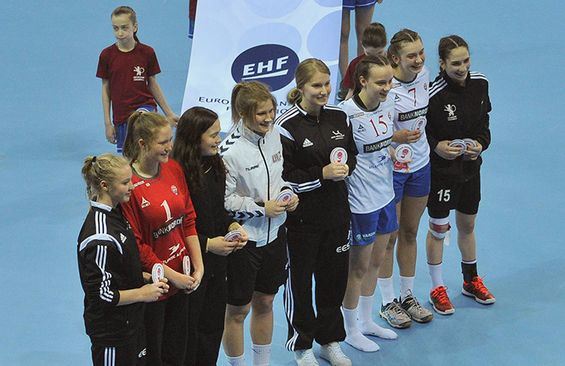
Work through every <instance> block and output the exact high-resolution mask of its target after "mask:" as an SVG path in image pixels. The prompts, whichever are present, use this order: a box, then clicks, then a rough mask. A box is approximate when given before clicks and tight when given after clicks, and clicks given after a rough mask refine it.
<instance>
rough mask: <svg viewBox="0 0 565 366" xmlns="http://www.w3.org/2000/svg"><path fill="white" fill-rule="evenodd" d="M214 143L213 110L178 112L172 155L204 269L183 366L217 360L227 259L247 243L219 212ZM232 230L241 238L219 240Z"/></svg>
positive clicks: (220, 168)
mask: <svg viewBox="0 0 565 366" xmlns="http://www.w3.org/2000/svg"><path fill="white" fill-rule="evenodd" d="M219 144H220V121H219V120H218V115H217V114H216V113H215V112H213V111H211V110H209V109H206V108H202V107H193V108H190V109H188V110H187V111H185V112H184V113H183V115H182V117H181V118H180V120H179V124H178V126H177V132H176V138H175V144H174V146H173V151H172V156H173V159H175V160H176V161H178V162H179V163H180V164H181V166H182V168H183V171H184V174H185V177H186V181H187V184H188V188H189V190H190V196H191V198H192V204H193V205H194V210H195V211H196V230H197V231H198V240H199V242H200V249H201V251H202V254H203V260H204V267H205V272H204V277H203V278H202V282H201V283H200V287H199V288H198V291H195V292H194V293H193V294H191V295H190V296H189V321H188V333H189V334H188V344H187V354H186V357H185V362H184V364H185V365H187V366H189V365H202V366H205V365H215V364H216V362H217V359H218V352H219V350H220V343H221V341H222V334H223V332H224V314H225V311H226V296H227V283H226V256H227V255H229V254H230V253H232V252H233V251H234V250H237V249H239V248H241V247H242V246H243V245H245V243H246V241H247V233H246V232H245V230H243V228H242V227H241V226H240V225H239V224H238V223H237V222H235V221H234V220H233V219H232V218H231V217H230V216H229V215H228V213H227V211H226V210H225V209H224V192H225V189H226V178H225V176H226V173H225V167H224V164H223V162H222V158H221V157H220V156H219V155H218V145H219ZM236 229H237V230H240V231H241V232H242V238H241V240H236V241H226V240H224V236H225V235H226V233H227V232H228V231H230V230H236Z"/></svg>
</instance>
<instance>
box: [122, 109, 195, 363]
mask: <svg viewBox="0 0 565 366" xmlns="http://www.w3.org/2000/svg"><path fill="white" fill-rule="evenodd" d="M172 139H173V134H172V130H171V126H170V125H169V123H168V122H167V120H166V119H165V118H164V117H163V116H161V115H159V114H157V113H151V112H134V113H133V114H132V115H131V117H130V118H129V121H128V131H127V138H126V141H125V144H124V155H125V156H126V157H127V158H129V159H130V162H131V167H132V170H133V177H132V182H133V186H134V188H133V191H132V195H131V199H130V201H129V202H128V203H125V204H123V209H124V215H125V216H126V218H127V219H128V221H129V222H130V224H131V226H132V229H133V232H134V234H135V237H136V240H137V245H138V247H139V253H140V259H141V264H142V267H143V269H144V270H145V271H147V272H152V268H153V266H155V265H156V264H162V265H163V266H164V275H165V277H166V278H167V279H168V280H169V284H170V285H171V288H170V291H169V293H168V294H167V296H163V298H164V299H163V300H162V301H159V302H156V303H153V304H150V306H147V307H146V311H145V329H146V334H147V357H148V359H147V364H148V365H161V364H163V363H165V364H167V365H181V364H182V362H183V360H184V355H185V351H186V343H187V334H188V333H187V322H188V317H187V313H188V297H187V293H189V292H192V291H194V290H196V288H197V287H198V285H199V284H200V281H201V279H202V275H203V274H204V265H203V262H202V254H201V251H200V244H199V242H198V237H197V233H196V226H195V219H196V215H195V213H194V208H193V206H192V201H191V199H190V193H189V191H188V188H187V185H186V181H185V179H184V174H183V171H182V168H181V167H180V165H179V164H178V163H177V162H176V161H174V160H170V159H169V153H170V152H171V149H172ZM185 256H188V257H189V258H190V262H191V268H192V271H191V272H190V275H188V274H184V269H183V259H184V257H185ZM179 290H180V291H179Z"/></svg>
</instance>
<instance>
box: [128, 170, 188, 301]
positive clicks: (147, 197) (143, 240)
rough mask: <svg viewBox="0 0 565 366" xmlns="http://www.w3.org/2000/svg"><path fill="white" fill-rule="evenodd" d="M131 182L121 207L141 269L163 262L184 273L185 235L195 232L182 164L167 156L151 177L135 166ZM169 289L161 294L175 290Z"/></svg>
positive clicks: (147, 268) (174, 291)
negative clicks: (129, 227)
mask: <svg viewBox="0 0 565 366" xmlns="http://www.w3.org/2000/svg"><path fill="white" fill-rule="evenodd" d="M132 183H133V186H134V188H133V191H132V195H131V198H130V200H129V202H127V203H123V204H122V208H123V213H124V216H125V217H126V218H127V220H128V221H129V222H130V224H131V226H132V229H133V232H134V234H135V239H136V241H137V246H138V248H139V256H140V260H141V265H142V267H143V270H144V271H146V272H149V273H151V269H152V267H153V265H154V264H155V263H163V264H166V265H167V266H169V267H171V268H172V269H174V270H175V271H177V272H180V273H183V268H182V259H183V257H184V256H185V255H188V251H187V249H186V245H185V238H186V237H187V236H191V235H197V234H196V213H195V211H194V208H193V206H192V201H191V199H190V193H189V191H188V187H187V185H186V181H185V178H184V174H183V171H182V168H181V167H180V165H179V164H178V163H177V162H176V161H174V160H172V159H169V161H168V162H167V163H164V164H163V163H162V164H160V166H159V173H158V174H157V176H155V177H153V178H142V177H140V176H138V175H137V174H135V170H134V174H133V176H132ZM169 285H171V284H169ZM171 290H173V291H169V293H168V294H167V296H164V298H166V297H170V296H172V295H173V294H174V293H176V290H174V289H173V287H171Z"/></svg>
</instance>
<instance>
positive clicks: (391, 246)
mask: <svg viewBox="0 0 565 366" xmlns="http://www.w3.org/2000/svg"><path fill="white" fill-rule="evenodd" d="M397 236H398V231H395V232H394V233H392V234H391V235H390V238H389V239H388V243H387V244H386V250H387V251H391V250H394V245H395V244H396V237H397Z"/></svg>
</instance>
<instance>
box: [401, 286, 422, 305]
mask: <svg viewBox="0 0 565 366" xmlns="http://www.w3.org/2000/svg"><path fill="white" fill-rule="evenodd" d="M403 302H404V303H406V304H408V306H409V307H413V306H415V307H417V308H421V307H422V306H421V305H420V303H419V302H418V299H416V296H414V295H413V294H412V291H410V290H408V291H406V297H405V298H404V301H403Z"/></svg>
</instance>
